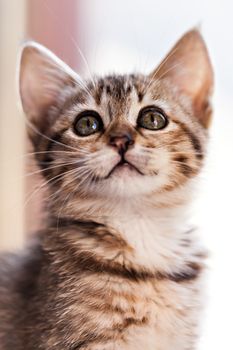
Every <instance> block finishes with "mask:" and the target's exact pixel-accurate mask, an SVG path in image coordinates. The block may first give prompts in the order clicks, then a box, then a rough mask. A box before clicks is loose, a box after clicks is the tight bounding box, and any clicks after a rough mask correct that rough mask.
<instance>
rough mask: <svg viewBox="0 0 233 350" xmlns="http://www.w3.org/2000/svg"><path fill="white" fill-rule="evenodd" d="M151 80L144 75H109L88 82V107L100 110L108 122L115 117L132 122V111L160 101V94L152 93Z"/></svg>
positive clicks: (133, 116)
mask: <svg viewBox="0 0 233 350" xmlns="http://www.w3.org/2000/svg"><path fill="white" fill-rule="evenodd" d="M152 85H154V83H153V84H152V81H151V80H150V78H149V77H147V76H144V75H139V74H138V75H134V74H133V75H111V76H107V77H105V78H99V79H97V80H96V81H95V84H93V83H92V82H90V84H89V86H88V89H89V91H90V92H91V96H92V98H91V99H89V107H91V108H94V109H97V111H99V112H100V113H101V112H102V117H103V119H106V122H109V121H111V120H113V119H116V118H126V119H128V120H131V121H132V122H133V121H134V119H135V115H134V113H135V112H136V111H138V110H139V109H140V108H142V107H143V106H146V105H148V104H152V103H153V102H154V101H155V100H160V101H161V96H159V95H158V94H155V93H153V90H154V89H151V88H152Z"/></svg>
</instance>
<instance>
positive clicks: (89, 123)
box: [87, 119, 91, 128]
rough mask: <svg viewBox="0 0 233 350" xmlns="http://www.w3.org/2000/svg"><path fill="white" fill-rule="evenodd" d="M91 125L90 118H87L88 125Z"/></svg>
mask: <svg viewBox="0 0 233 350" xmlns="http://www.w3.org/2000/svg"><path fill="white" fill-rule="evenodd" d="M90 126H91V122H90V119H87V127H88V128H90Z"/></svg>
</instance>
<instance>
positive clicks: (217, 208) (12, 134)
mask: <svg viewBox="0 0 233 350" xmlns="http://www.w3.org/2000/svg"><path fill="white" fill-rule="evenodd" d="M232 11H233V3H232V2H231V1H227V0H222V1H213V0H195V1H192V2H191V1H187V0H176V1H168V0H163V1H160V0H127V1H125V0H118V1H114V0H59V1H57V0H0V52H1V56H0V169H1V170H0V248H1V249H3V250H5V249H11V250H12V249H15V248H18V247H21V246H22V245H23V243H24V241H25V237H26V233H27V234H28V233H30V232H33V231H35V230H36V229H37V228H38V227H41V219H40V218H41V214H40V213H41V197H42V191H41V190H40V189H38V183H39V181H41V179H38V178H37V174H34V175H33V174H32V175H30V173H32V172H34V170H33V171H32V169H35V165H34V163H33V158H32V157H31V156H30V155H28V153H30V152H31V149H30V145H29V143H28V141H27V138H26V134H25V119H24V116H23V115H22V113H21V112H20V108H19V106H18V96H17V91H16V78H15V76H16V74H15V72H16V62H17V53H18V50H19V45H20V43H21V42H22V41H23V40H25V39H34V40H37V41H39V42H40V43H42V44H44V45H45V46H47V47H48V48H50V49H51V50H52V51H54V52H55V53H56V54H57V55H59V56H60V58H62V59H63V60H64V61H65V62H66V63H68V64H69V65H70V66H71V67H72V68H74V69H76V70H78V72H79V73H80V74H81V75H86V76H88V74H89V73H88V71H89V70H90V71H91V72H94V73H98V74H103V73H106V72H108V73H109V72H110V73H111V72H122V73H124V72H134V71H140V72H149V71H150V70H152V69H153V68H154V67H155V66H156V65H157V64H158V63H159V61H160V60H161V59H162V58H163V56H164V55H165V54H166V52H167V51H168V50H170V48H171V46H172V45H173V44H174V42H175V41H176V40H177V39H178V38H179V37H180V36H181V35H182V34H183V33H184V32H185V31H187V30H188V29H190V28H192V27H194V26H199V27H200V28H201V31H202V33H203V35H204V37H205V39H206V42H207V45H208V48H209V51H210V55H211V58H212V61H213V65H214V70H215V75H216V79H215V80H216V82H215V85H216V87H215V94H214V98H213V104H214V109H215V115H214V121H213V125H212V129H211V140H210V147H209V148H210V152H209V159H208V162H207V165H206V168H205V170H204V171H203V174H202V176H201V183H200V192H199V194H198V196H197V197H198V199H197V200H196V202H195V205H194V206H193V208H192V214H193V221H194V223H195V224H197V225H198V226H200V228H201V235H202V239H203V240H204V242H205V244H206V245H207V246H208V248H209V250H210V253H211V254H210V259H209V267H210V274H209V276H210V277H209V282H208V285H209V288H208V297H207V300H206V304H207V306H208V308H207V312H206V319H205V322H204V329H203V336H202V338H201V342H200V346H199V350H207V349H211V350H219V349H232V348H233V339H232V334H231V329H232V325H231V324H232V313H233V297H232V296H233V274H232V265H233V254H232V245H233V223H232V218H233V204H232V201H233V184H232V180H233V157H232V153H233V136H232V135H233V118H232V116H231V114H232V110H233V99H232V96H231V94H232V90H233V67H232V61H233V21H232ZM35 171H36V170H35Z"/></svg>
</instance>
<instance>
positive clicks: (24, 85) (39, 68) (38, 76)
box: [19, 42, 80, 125]
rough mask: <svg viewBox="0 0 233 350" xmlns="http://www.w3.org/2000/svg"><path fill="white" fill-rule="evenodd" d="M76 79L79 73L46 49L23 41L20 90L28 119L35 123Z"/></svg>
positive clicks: (55, 103)
mask: <svg viewBox="0 0 233 350" xmlns="http://www.w3.org/2000/svg"><path fill="white" fill-rule="evenodd" d="M78 79H79V80H80V78H79V77H78V75H77V74H76V73H75V72H74V71H72V69H71V68H69V67H68V66H67V65H66V64H65V63H64V62H62V61H61V60H60V59H59V58H58V57H56V56H55V55H54V54H53V53H52V52H50V51H49V50H48V49H46V48H45V47H43V46H42V45H40V44H37V43H35V42H28V43H26V44H25V45H24V46H23V48H22V51H21V55H20V64H19V90H20V96H21V101H22V106H23V110H24V112H25V113H26V114H27V116H28V118H29V121H30V122H32V123H34V124H36V125H37V124H38V122H39V119H40V118H42V116H43V115H46V111H47V110H48V108H49V107H51V106H53V105H57V103H58V102H59V98H60V95H61V92H62V91H63V89H64V88H65V87H66V86H67V87H68V86H74V84H75V81H77V80H78ZM41 122H42V121H41Z"/></svg>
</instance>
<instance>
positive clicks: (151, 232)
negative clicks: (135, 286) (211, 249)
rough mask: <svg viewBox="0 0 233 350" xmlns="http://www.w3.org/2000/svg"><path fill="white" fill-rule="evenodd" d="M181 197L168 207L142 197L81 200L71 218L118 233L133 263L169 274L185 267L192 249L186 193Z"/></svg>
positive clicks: (127, 257) (129, 260)
mask: <svg viewBox="0 0 233 350" xmlns="http://www.w3.org/2000/svg"><path fill="white" fill-rule="evenodd" d="M176 198H178V197H176ZM181 198H183V201H181V200H180V201H179V204H177V205H174V203H172V202H171V203H172V204H173V205H167V206H161V205H160V206H158V205H157V206H156V205H154V202H150V201H143V200H142V199H141V200H140V201H137V200H136V199H131V200H130V201H127V200H122V201H121V200H118V201H117V202H114V201H109V202H106V200H104V201H100V200H99V201H98V200H96V201H95V202H93V200H92V201H90V203H89V202H88V201H87V200H86V201H80V203H79V204H78V209H79V210H78V213H77V215H74V216H73V217H71V219H76V220H77V219H78V220H81V221H94V222H97V223H99V224H102V225H104V226H105V227H106V228H107V229H108V228H109V230H110V231H111V232H116V235H119V237H121V238H122V239H123V240H124V241H125V242H126V243H127V246H129V247H130V248H132V249H131V250H129V251H131V252H133V253H129V254H128V253H124V254H123V255H124V259H126V260H127V261H128V262H130V264H131V265H132V266H138V267H139V268H142V269H149V270H150V271H154V270H158V271H163V272H166V273H170V272H171V271H172V269H173V267H174V266H177V268H178V269H179V267H180V268H182V266H183V264H184V261H187V260H188V259H189V258H190V254H191V251H193V249H192V242H193V238H194V237H193V235H192V234H190V233H188V232H190V226H189V224H188V218H189V215H188V214H189V210H188V203H187V196H186V197H183V196H180V197H179V199H181ZM171 203H170V204H171ZM68 219H69V218H68ZM118 253H119V252H117V251H116V254H115V255H116V256H117V254H118Z"/></svg>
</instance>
